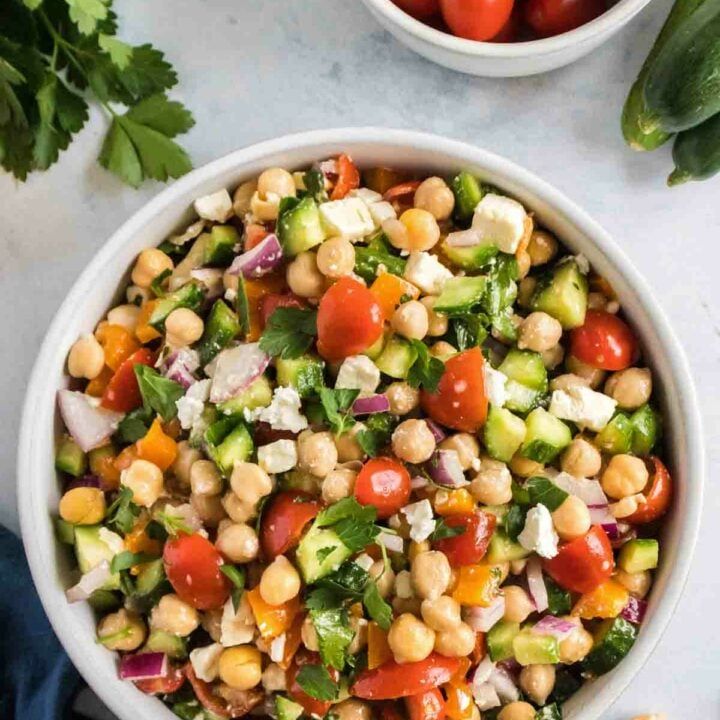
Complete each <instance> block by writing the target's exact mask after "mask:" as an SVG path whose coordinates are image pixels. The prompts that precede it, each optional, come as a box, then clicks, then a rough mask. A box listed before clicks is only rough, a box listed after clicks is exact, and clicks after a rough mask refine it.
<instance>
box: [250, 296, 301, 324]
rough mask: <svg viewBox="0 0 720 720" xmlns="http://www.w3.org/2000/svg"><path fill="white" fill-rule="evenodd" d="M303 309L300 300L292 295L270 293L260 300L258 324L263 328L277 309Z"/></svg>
mask: <svg viewBox="0 0 720 720" xmlns="http://www.w3.org/2000/svg"><path fill="white" fill-rule="evenodd" d="M288 307H291V308H304V307H307V306H306V305H305V302H304V301H303V299H302V298H300V297H298V296H297V295H293V294H292V293H282V294H281V293H270V294H269V295H265V296H264V297H262V298H261V299H260V322H261V323H262V326H263V328H264V327H265V326H266V325H267V324H268V320H269V319H270V316H271V315H272V314H273V313H274V312H275V311H276V310H277V309H278V308H288Z"/></svg>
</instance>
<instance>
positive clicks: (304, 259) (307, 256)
mask: <svg viewBox="0 0 720 720" xmlns="http://www.w3.org/2000/svg"><path fill="white" fill-rule="evenodd" d="M285 278H286V280H287V284H288V287H289V288H290V290H292V291H293V292H294V293H295V294H296V295H299V296H300V297H304V298H312V297H320V296H321V295H322V294H323V293H324V292H325V276H324V275H323V274H322V273H321V272H320V270H318V265H317V258H316V256H315V253H312V252H309V251H306V252H301V253H300V254H299V255H296V257H295V259H294V260H293V261H292V262H291V263H290V264H289V265H288V266H287V270H286V271H285Z"/></svg>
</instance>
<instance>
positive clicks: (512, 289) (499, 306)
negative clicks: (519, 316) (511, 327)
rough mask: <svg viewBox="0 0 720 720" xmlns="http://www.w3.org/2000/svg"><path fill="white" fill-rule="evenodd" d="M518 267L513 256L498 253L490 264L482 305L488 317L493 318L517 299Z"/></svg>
mask: <svg viewBox="0 0 720 720" xmlns="http://www.w3.org/2000/svg"><path fill="white" fill-rule="evenodd" d="M517 278H518V266H517V261H516V260H515V256H514V255H507V254H505V253H499V254H498V255H497V256H496V257H495V258H494V259H493V262H492V265H491V267H490V270H489V272H488V273H487V279H488V282H487V288H486V290H485V295H484V296H483V300H482V305H483V307H484V309H485V311H486V312H487V313H488V315H489V316H490V317H491V318H493V317H494V316H495V315H497V314H498V313H500V312H501V311H502V310H504V309H505V308H507V307H510V306H511V305H512V304H513V302H514V301H515V298H516V297H517V284H516V282H515V281H516V280H517Z"/></svg>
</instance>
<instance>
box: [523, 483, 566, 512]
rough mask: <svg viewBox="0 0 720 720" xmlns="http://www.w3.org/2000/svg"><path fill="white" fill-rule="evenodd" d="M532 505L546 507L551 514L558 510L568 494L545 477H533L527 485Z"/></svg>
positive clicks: (526, 488)
mask: <svg viewBox="0 0 720 720" xmlns="http://www.w3.org/2000/svg"><path fill="white" fill-rule="evenodd" d="M525 490H527V492H528V496H529V498H530V505H544V506H545V507H546V508H547V509H548V510H549V511H550V512H554V511H555V510H557V509H558V508H559V507H560V506H561V505H562V504H563V503H564V502H565V500H566V499H567V497H568V494H567V493H566V492H565V491H564V490H563V489H562V488H559V487H558V486H557V485H555V483H553V482H551V481H550V480H548V479H547V478H545V477H531V478H530V479H529V480H528V481H527V482H526V483H525Z"/></svg>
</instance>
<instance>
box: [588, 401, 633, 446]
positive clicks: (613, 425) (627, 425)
mask: <svg viewBox="0 0 720 720" xmlns="http://www.w3.org/2000/svg"><path fill="white" fill-rule="evenodd" d="M632 440H633V424H632V422H631V421H630V418H629V417H628V416H627V415H626V414H625V413H621V412H620V413H618V414H617V415H615V417H613V418H612V419H611V420H610V422H609V423H608V424H607V425H606V426H605V427H604V428H603V429H602V430H601V431H600V432H599V433H598V434H597V435H596V436H595V441H594V442H595V445H597V446H598V448H600V450H603V451H604V452H606V453H609V454H610V455H619V454H621V453H628V452H630V449H631V448H632Z"/></svg>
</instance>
